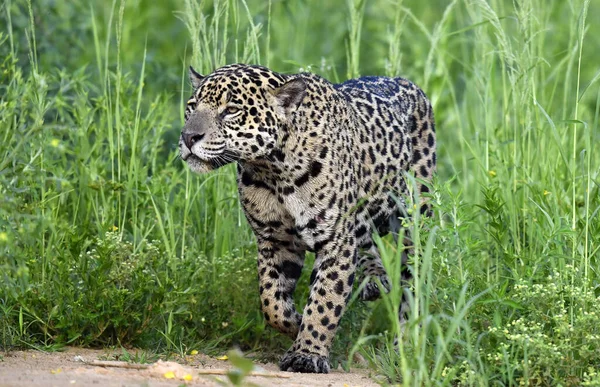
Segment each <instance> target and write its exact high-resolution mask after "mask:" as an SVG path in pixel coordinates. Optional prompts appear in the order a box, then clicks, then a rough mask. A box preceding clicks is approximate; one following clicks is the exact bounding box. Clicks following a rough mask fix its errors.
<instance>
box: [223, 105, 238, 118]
mask: <svg viewBox="0 0 600 387" xmlns="http://www.w3.org/2000/svg"><path fill="white" fill-rule="evenodd" d="M239 111H240V109H239V108H236V107H235V106H228V107H226V108H225V110H224V111H223V115H225V116H229V115H232V114H235V113H237V112H239Z"/></svg>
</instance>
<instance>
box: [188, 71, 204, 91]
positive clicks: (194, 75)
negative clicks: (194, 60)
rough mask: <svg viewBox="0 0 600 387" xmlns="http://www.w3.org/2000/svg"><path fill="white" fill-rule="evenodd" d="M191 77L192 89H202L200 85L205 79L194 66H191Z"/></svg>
mask: <svg viewBox="0 0 600 387" xmlns="http://www.w3.org/2000/svg"><path fill="white" fill-rule="evenodd" d="M189 75H190V82H191V84H192V87H193V88H194V90H196V89H197V88H199V87H200V84H201V83H202V80H203V79H204V77H203V76H202V75H200V74H199V73H198V72H197V71H196V70H194V68H193V67H192V66H190V70H189Z"/></svg>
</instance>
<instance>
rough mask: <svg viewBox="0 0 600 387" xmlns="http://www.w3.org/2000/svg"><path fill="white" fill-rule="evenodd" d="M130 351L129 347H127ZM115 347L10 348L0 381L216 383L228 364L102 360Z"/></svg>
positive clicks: (340, 379)
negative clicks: (107, 348)
mask: <svg viewBox="0 0 600 387" xmlns="http://www.w3.org/2000/svg"><path fill="white" fill-rule="evenodd" d="M129 352H130V353H131V351H129ZM120 353H121V352H120V351H110V350H92V349H82V348H67V349H66V350H65V351H63V352H54V353H46V352H39V351H13V352H8V353H5V354H2V355H1V356H2V357H0V387H4V386H33V387H36V386H109V387H113V386H114V387H117V386H118V387H121V386H127V387H129V386H151V387H162V386H181V385H184V384H185V385H189V386H219V385H221V384H220V383H219V380H220V381H221V382H226V381H227V376H226V375H225V373H226V371H227V370H229V369H231V368H232V365H231V364H230V363H229V362H227V361H223V360H217V359H215V358H211V357H209V356H205V355H202V354H198V355H193V356H187V357H186V358H185V359H181V361H179V362H177V363H176V362H171V361H169V362H163V361H158V362H156V363H153V364H133V363H125V362H114V361H112V362H111V361H107V359H114V358H115V357H114V356H113V355H115V354H120ZM257 366H259V367H260V369H259V370H258V371H257V372H256V373H257V374H258V375H257V376H250V377H247V378H246V379H244V382H243V385H247V384H249V383H253V384H254V385H256V386H265V387H269V386H292V387H295V386H328V387H329V386H331V387H335V386H340V387H357V386H377V385H378V383H376V382H375V380H373V379H372V378H371V377H370V375H369V371H368V370H365V369H353V370H351V372H344V371H341V370H333V371H331V373H329V374H327V375H322V374H300V373H293V372H280V371H279V369H278V367H277V365H275V364H257Z"/></svg>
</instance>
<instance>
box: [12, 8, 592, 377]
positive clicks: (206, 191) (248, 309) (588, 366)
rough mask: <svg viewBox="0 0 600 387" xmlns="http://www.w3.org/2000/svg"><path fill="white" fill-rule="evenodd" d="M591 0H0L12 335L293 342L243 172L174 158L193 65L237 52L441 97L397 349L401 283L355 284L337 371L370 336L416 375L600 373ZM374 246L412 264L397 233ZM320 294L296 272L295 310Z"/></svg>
mask: <svg viewBox="0 0 600 387" xmlns="http://www.w3.org/2000/svg"><path fill="white" fill-rule="evenodd" d="M599 13H600V4H599V3H598V2H596V1H589V0H588V1H584V0H570V1H561V0H550V1H542V0H524V1H520V2H514V3H513V2H510V1H501V0H489V1H484V0H469V1H446V0H433V1H429V2H423V1H412V0H405V1H401V0H397V1H393V0H372V1H364V0H347V1H341V0H340V1H328V2H322V1H317V0H306V1H300V0H291V1H285V2H282V1H250V0H247V1H243V0H240V1H235V0H231V1H225V0H215V1H203V2H201V1H200V2H199V1H191V0H186V1H184V2H179V1H175V0H170V1H163V2H161V3H160V5H157V3H155V2H151V1H149V0H137V1H134V0H130V1H120V0H119V1H117V0H115V1H114V2H112V3H110V2H105V1H100V0H96V1H91V2H87V1H69V2H67V1H51V0H36V1H22V0H21V1H16V0H12V1H11V0H4V1H3V2H0V128H1V129H0V347H2V348H3V349H12V348H17V347H25V348H27V347H31V348H41V349H47V350H54V349H60V347H62V346H64V345H67V344H68V345H83V346H98V347H102V346H115V345H121V346H138V347H141V348H144V349H145V350H146V351H148V353H170V352H175V353H179V354H184V353H186V352H189V350H191V349H197V350H200V351H204V352H208V353H215V352H223V351H225V350H226V349H228V348H230V347H231V346H233V345H238V346H239V347H240V348H241V349H242V350H245V351H258V352H259V353H260V354H261V356H262V357H264V358H266V359H269V360H275V359H277V357H278V356H279V355H280V354H281V353H282V352H283V351H284V350H285V349H286V348H287V346H288V345H289V344H290V342H289V340H288V339H287V338H284V337H281V335H279V334H278V333H276V332H274V330H272V329H270V328H267V327H266V326H265V324H264V322H263V320H262V316H261V314H260V312H259V301H258V291H257V289H258V285H257V283H256V273H255V255H256V251H255V246H254V239H253V237H252V233H251V231H250V229H249V227H248V225H247V224H246V222H245V219H244V216H243V213H242V211H241V209H240V207H239V204H238V202H237V190H236V185H235V174H234V169H233V168H232V167H227V168H224V169H221V170H219V171H218V172H215V173H213V174H211V175H206V176H197V175H192V174H190V173H189V171H188V170H187V169H186V168H185V167H184V165H183V163H182V162H181V160H179V159H178V158H177V153H178V152H177V138H178V135H179V131H180V128H181V126H182V123H183V109H182V106H183V103H184V101H185V99H186V98H187V96H188V93H189V92H190V90H189V87H188V84H187V79H186V75H185V74H186V68H187V66H188V65H189V64H193V65H194V66H195V67H196V68H198V69H199V70H202V71H203V72H204V73H207V72H210V71H211V70H212V69H214V68H215V67H218V66H221V65H224V64H227V63H231V62H238V61H240V62H249V63H261V64H265V65H268V66H270V67H271V68H273V69H275V70H277V71H281V72H297V71H299V70H300V69H303V70H305V71H306V70H308V71H313V72H316V73H318V74H320V75H323V76H325V77H327V78H328V79H330V80H332V81H343V80H344V79H347V78H348V77H352V76H357V75H371V74H379V75H402V76H404V77H407V78H409V79H411V80H413V81H415V82H416V83H417V84H419V85H420V86H421V87H422V88H423V89H424V90H425V92H426V93H427V94H428V95H429V96H430V98H431V100H432V102H433V104H434V110H435V114H436V122H437V129H438V147H439V148H438V176H437V179H436V182H435V186H434V188H435V189H434V191H433V193H432V202H433V204H434V206H435V209H436V216H435V218H433V219H418V218H415V219H412V220H411V221H410V222H408V224H407V227H409V228H411V229H412V235H413V238H414V239H415V242H416V244H417V250H418V251H419V252H420V257H421V258H420V259H419V260H416V261H414V262H413V270H414V272H415V277H416V278H415V283H414V290H415V297H414V299H413V301H412V302H413V314H412V315H411V319H410V322H409V324H408V326H407V327H406V329H405V330H404V333H402V341H403V343H404V344H403V345H402V346H401V348H400V350H399V351H398V352H396V351H395V350H394V348H393V346H392V344H391V343H392V341H393V338H394V335H395V334H401V331H400V327H399V326H398V324H397V322H396V321H395V319H394V318H393V316H395V315H396V308H397V305H398V302H397V301H398V299H399V297H400V294H399V291H400V290H396V291H394V292H392V293H391V294H390V295H388V296H387V297H385V298H384V299H383V300H381V301H378V302H376V303H372V304H368V305H364V304H362V303H360V302H358V301H356V300H353V301H352V305H351V307H350V308H349V310H348V313H347V314H346V315H345V317H344V319H343V322H342V326H341V330H340V333H339V334H338V336H337V340H336V343H335V346H334V350H333V354H332V360H333V362H334V365H337V364H342V365H343V366H344V367H347V366H349V365H350V364H351V362H350V361H349V359H352V356H351V354H352V353H354V352H357V351H358V352H360V353H362V354H363V356H364V357H365V358H366V359H367V360H368V361H369V362H370V363H371V365H372V366H373V367H374V369H375V370H376V373H379V374H382V375H385V376H386V377H387V380H389V381H390V382H402V383H403V385H415V386H422V385H440V386H443V385H475V386H479V385H502V386H504V385H506V386H513V385H521V384H523V385H565V386H566V385H572V386H578V385H590V386H598V385H600V374H598V371H597V370H598V369H600V314H599V313H600V312H599V311H598V305H599V304H600V298H598V297H599V296H600V272H599V271H600V219H599V218H600V193H599V190H600V175H599V173H600V153H599V152H598V145H597V144H598V143H600V82H599V80H600V54H599V52H598V47H599V45H600V26H599V25H598V23H597V22H596V20H597V15H598V14H599ZM423 225H425V227H423ZM379 246H380V250H381V252H382V256H383V258H384V261H385V263H386V265H387V267H388V269H389V270H390V272H392V273H396V272H398V268H397V267H396V266H394V265H397V262H398V259H396V258H397V257H398V256H399V254H401V249H400V248H398V247H397V246H396V245H395V244H394V243H393V242H392V240H391V239H389V238H387V237H386V238H383V239H381V240H379ZM309 261H311V259H309ZM394 267H395V269H394ZM305 274H307V273H305ZM307 289H308V279H307V278H306V275H304V276H303V278H302V280H301V283H300V286H299V289H298V292H297V300H298V302H299V303H300V304H302V303H303V302H304V300H303V299H304V298H305V296H306V294H307Z"/></svg>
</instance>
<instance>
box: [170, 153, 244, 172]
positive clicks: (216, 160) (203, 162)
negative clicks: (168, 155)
mask: <svg viewBox="0 0 600 387" xmlns="http://www.w3.org/2000/svg"><path fill="white" fill-rule="evenodd" d="M181 159H182V160H183V161H185V162H186V163H187V164H188V165H189V166H190V168H191V169H192V170H194V171H196V172H205V171H211V170H213V169H217V168H220V167H222V166H224V165H227V164H229V163H232V162H234V161H237V160H239V156H238V155H237V153H235V152H231V151H223V152H222V153H220V154H218V155H216V156H212V157H207V158H201V157H198V156H197V155H196V154H194V153H191V152H190V153H188V154H187V155H185V156H183V155H182V157H181Z"/></svg>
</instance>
